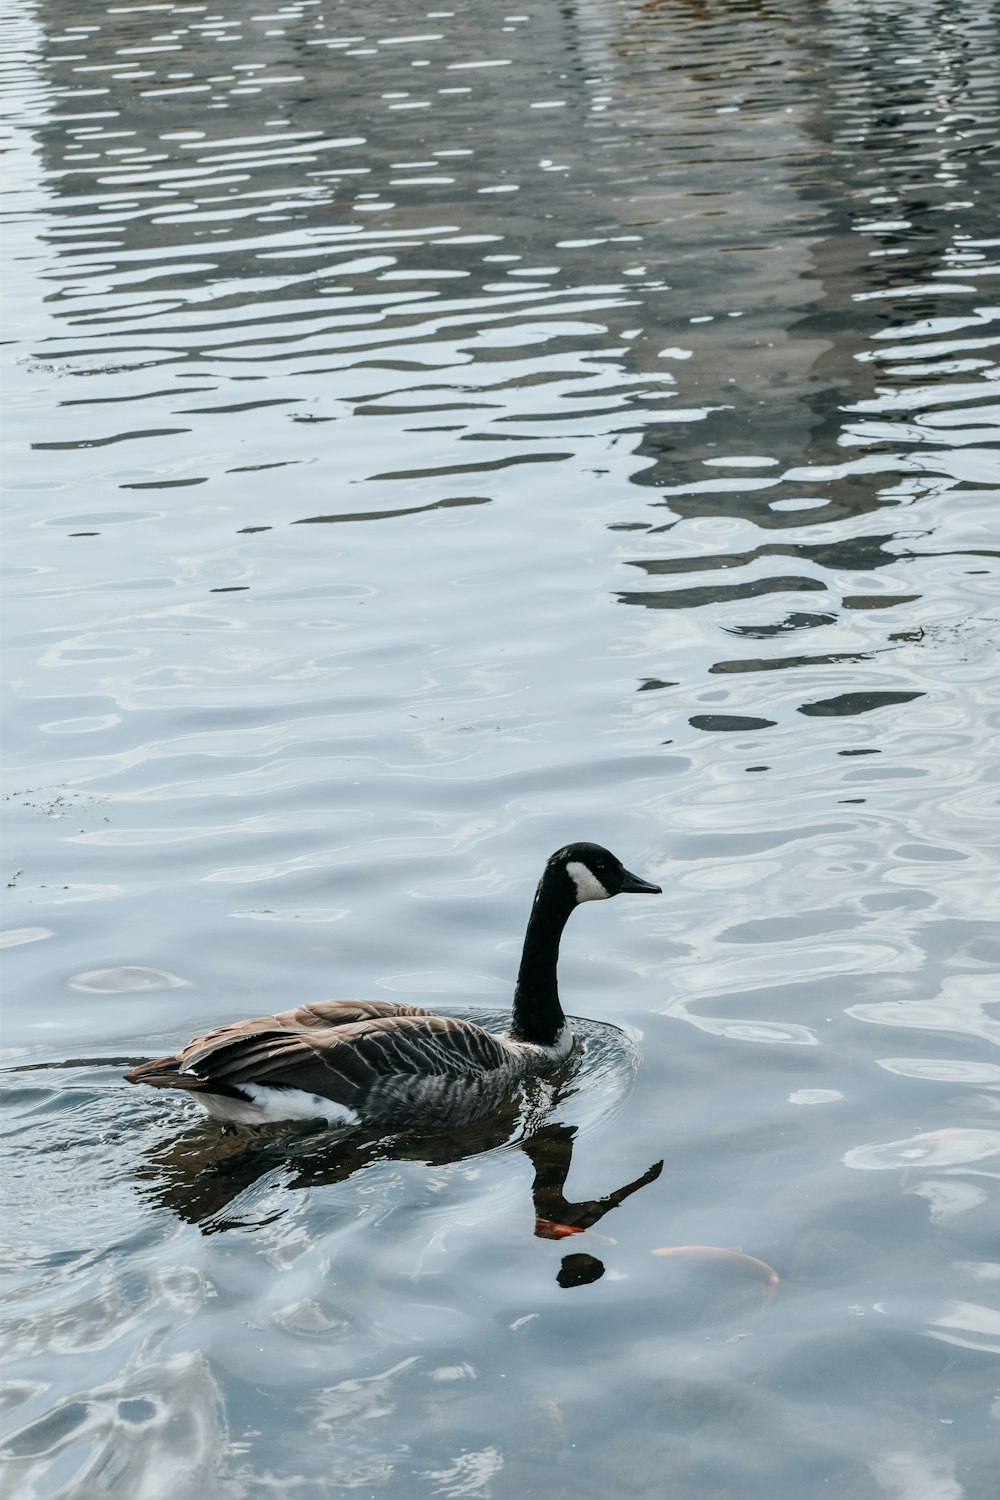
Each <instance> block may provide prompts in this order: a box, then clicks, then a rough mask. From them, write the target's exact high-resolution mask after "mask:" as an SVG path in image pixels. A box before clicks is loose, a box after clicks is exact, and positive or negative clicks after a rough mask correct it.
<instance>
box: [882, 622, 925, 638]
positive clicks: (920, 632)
mask: <svg viewBox="0 0 1000 1500" xmlns="http://www.w3.org/2000/svg"><path fill="white" fill-rule="evenodd" d="M924 633H925V632H924V627H923V626H922V625H918V626H917V628H916V630H894V631H893V632H892V634H891V635H890V636H889V639H890V641H922V640H923V638H924Z"/></svg>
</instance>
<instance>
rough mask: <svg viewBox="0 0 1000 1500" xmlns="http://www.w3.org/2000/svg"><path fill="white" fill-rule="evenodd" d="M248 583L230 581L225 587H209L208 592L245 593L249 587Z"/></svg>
mask: <svg viewBox="0 0 1000 1500" xmlns="http://www.w3.org/2000/svg"><path fill="white" fill-rule="evenodd" d="M249 587H250V585H249V584H248V583H230V584H227V585H226V587H225V588H221V589H209V591H208V592H209V593H210V594H245V593H246V591H247V590H248V589H249Z"/></svg>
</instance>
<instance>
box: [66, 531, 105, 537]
mask: <svg viewBox="0 0 1000 1500" xmlns="http://www.w3.org/2000/svg"><path fill="white" fill-rule="evenodd" d="M100 534H101V533H100V532H99V531H68V532H67V533H66V535H67V536H100Z"/></svg>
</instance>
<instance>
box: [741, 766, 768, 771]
mask: <svg viewBox="0 0 1000 1500" xmlns="http://www.w3.org/2000/svg"><path fill="white" fill-rule="evenodd" d="M743 769H744V771H769V770H770V769H771V767H770V766H744V767H743Z"/></svg>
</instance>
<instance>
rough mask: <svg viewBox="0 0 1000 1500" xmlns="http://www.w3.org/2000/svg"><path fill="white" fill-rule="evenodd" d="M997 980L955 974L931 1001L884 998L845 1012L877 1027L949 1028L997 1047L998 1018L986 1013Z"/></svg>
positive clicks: (922, 1029) (994, 995) (999, 1022)
mask: <svg viewBox="0 0 1000 1500" xmlns="http://www.w3.org/2000/svg"><path fill="white" fill-rule="evenodd" d="M996 1001H997V996H996V981H995V980H994V979H993V977H992V976H991V975H986V974H955V975H951V976H949V977H948V978H947V979H945V980H944V981H943V983H942V985H941V991H940V994H939V996H938V997H937V998H936V999H934V1000H905V1001H895V1000H889V1001H883V1002H879V1003H878V1004H875V1005H867V1004H866V1005H849V1006H848V1007H847V1012H846V1014H847V1015H849V1016H851V1017H853V1019H854V1020H856V1021H871V1022H874V1024H875V1025H877V1026H906V1027H910V1028H916V1029H917V1030H921V1031H952V1032H960V1033H963V1034H967V1035H969V1036H977V1037H981V1038H982V1040H983V1041H987V1042H994V1043H995V1044H997V1045H998V1046H1000V1021H997V1020H994V1019H993V1017H992V1016H991V1015H989V1014H988V1013H987V1010H986V1007H987V1005H990V1004H993V1005H995V1004H996Z"/></svg>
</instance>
